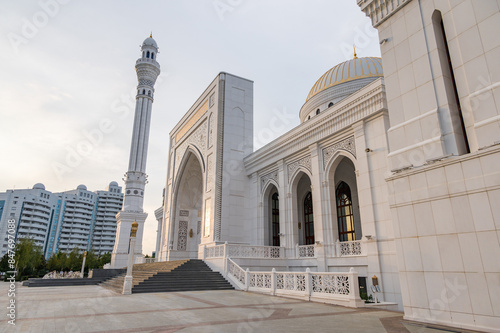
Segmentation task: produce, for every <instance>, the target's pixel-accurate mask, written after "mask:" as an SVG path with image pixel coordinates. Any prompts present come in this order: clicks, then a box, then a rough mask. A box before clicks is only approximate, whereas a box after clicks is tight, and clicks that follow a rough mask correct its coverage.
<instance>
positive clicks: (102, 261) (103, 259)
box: [99, 252, 111, 268]
mask: <svg viewBox="0 0 500 333" xmlns="http://www.w3.org/2000/svg"><path fill="white" fill-rule="evenodd" d="M110 262H111V253H109V252H106V253H104V254H102V255H101V256H100V257H99V268H103V267H104V265H106V264H108V263H110Z"/></svg>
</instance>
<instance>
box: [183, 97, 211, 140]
mask: <svg viewBox="0 0 500 333" xmlns="http://www.w3.org/2000/svg"><path fill="white" fill-rule="evenodd" d="M207 110H208V99H207V100H205V102H204V103H203V104H202V105H201V106H200V108H199V109H198V110H196V112H195V113H194V114H193V115H192V116H191V118H189V120H188V121H187V122H186V123H185V124H184V126H182V127H181V129H179V130H178V131H177V134H176V135H175V142H179V140H180V139H181V138H182V137H183V136H184V134H186V133H187V132H188V131H189V130H190V129H191V127H193V125H194V124H196V122H197V121H198V120H199V119H200V118H201V117H202V116H203V115H204V114H205V112H207Z"/></svg>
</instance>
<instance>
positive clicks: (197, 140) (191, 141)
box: [174, 120, 207, 175]
mask: <svg viewBox="0 0 500 333" xmlns="http://www.w3.org/2000/svg"><path fill="white" fill-rule="evenodd" d="M206 133H207V121H206V120H205V121H203V122H202V123H201V124H200V126H198V128H197V129H196V130H195V131H194V132H193V133H191V135H189V137H187V138H186V140H184V142H183V143H182V144H181V145H180V146H178V147H177V148H176V149H175V171H174V175H176V174H177V172H178V171H179V164H180V162H181V159H182V158H183V157H184V154H185V153H186V149H187V147H188V146H189V145H192V146H195V147H196V148H197V149H198V150H199V151H200V153H201V155H202V156H203V157H204V156H205V153H206V150H207V148H206V142H207V141H206V140H205V139H206V137H205V136H206Z"/></svg>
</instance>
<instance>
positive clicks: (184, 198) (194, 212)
mask: <svg viewBox="0 0 500 333" xmlns="http://www.w3.org/2000/svg"><path fill="white" fill-rule="evenodd" d="M382 75H383V70H382V66H381V61H380V59H379V58H357V57H355V58H354V59H352V60H349V61H346V62H345V63H341V64H339V65H338V66H335V67H333V68H332V69H331V70H330V71H328V72H327V73H325V75H323V76H322V77H320V79H319V80H318V82H317V83H316V84H315V85H314V87H313V88H312V89H311V92H310V94H309V96H308V98H307V101H306V103H305V104H304V106H303V107H302V109H301V110H300V115H299V117H300V119H301V124H300V125H299V126H297V127H296V128H294V129H292V130H291V131H290V132H288V133H286V134H284V135H282V136H281V137H279V138H278V139H276V140H274V141H272V142H270V143H269V144H267V145H266V146H264V147H262V148H261V149H259V150H257V151H253V144H252V143H253V123H252V121H253V82H251V81H248V80H246V79H242V78H239V77H236V76H234V75H231V74H227V73H220V74H219V75H218V76H217V77H216V78H215V80H214V81H213V82H212V83H211V84H210V85H209V86H208V88H207V89H206V90H205V92H204V93H203V94H202V95H201V96H200V97H199V99H198V100H197V101H196V102H195V103H194V105H193V106H192V108H191V109H190V110H189V111H188V112H187V113H186V114H185V116H184V117H183V118H182V119H181V121H180V122H179V123H178V124H177V125H176V126H175V127H174V129H173V130H172V132H171V133H170V149H169V151H170V153H169V157H170V158H169V164H168V176H167V185H166V188H165V195H164V205H163V210H164V214H163V219H159V230H163V232H161V235H160V238H159V239H160V241H159V244H158V249H159V254H158V257H159V260H175V259H183V258H202V257H203V253H202V252H203V249H204V247H205V246H208V247H210V246H213V245H216V244H222V243H225V242H228V243H229V244H248V245H259V246H277V247H279V248H282V251H283V253H284V255H283V256H282V257H281V258H280V259H272V260H266V259H264V258H256V259H252V260H250V259H248V260H243V261H240V263H241V264H242V265H244V266H245V267H250V268H251V269H264V270H271V269H272V268H276V269H286V270H291V271H304V270H305V269H306V268H307V267H309V268H310V269H311V270H312V271H330V272H346V271H349V269H350V268H351V267H355V269H356V270H357V271H358V273H359V275H360V276H361V277H362V278H364V280H365V281H366V283H367V286H368V287H369V286H370V285H371V277H372V276H373V275H376V276H377V277H378V279H379V281H380V284H381V289H382V295H379V297H380V299H382V300H384V301H386V302H391V303H394V304H395V306H396V307H399V309H401V310H402V309H403V306H402V299H401V293H400V286H399V280H398V272H397V258H396V253H395V243H394V235H393V227H392V224H391V216H390V210H389V203H388V191H387V185H386V183H385V181H384V177H385V176H386V173H387V170H388V168H389V167H388V165H387V154H388V147H387V137H386V132H387V130H388V129H389V119H388V113H387V104H386V94H385V85H384V79H383V77H382ZM318 110H319V111H318ZM297 111H298V110H297ZM298 113H299V112H298ZM271 121H272V120H271ZM341 183H343V184H344V185H342V186H344V187H342V188H344V189H345V188H348V190H347V192H346V193H348V196H349V200H350V206H348V207H349V208H345V209H344V213H345V212H347V211H348V213H349V214H347V215H349V216H348V217H346V219H352V227H351V228H348V229H349V230H347V231H350V232H344V233H342V234H341V233H340V232H339V230H340V228H341V227H339V222H338V220H339V216H338V207H337V198H338V195H337V190H338V189H340V188H341ZM346 186H347V187H346ZM339 193H340V192H339ZM273 198H274V201H273ZM307 200H310V201H307ZM306 201H307V204H306ZM311 207H312V208H311ZM351 213H352V216H351ZM273 221H274V222H275V223H274V224H273ZM346 224H347V223H346ZM344 231H346V230H344Z"/></svg>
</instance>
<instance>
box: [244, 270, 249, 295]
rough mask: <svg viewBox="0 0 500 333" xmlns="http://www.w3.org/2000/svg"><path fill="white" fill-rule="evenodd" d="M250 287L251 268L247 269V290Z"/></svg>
mask: <svg viewBox="0 0 500 333" xmlns="http://www.w3.org/2000/svg"><path fill="white" fill-rule="evenodd" d="M249 287H250V270H249V269H248V268H247V270H246V271H245V291H248V288H249Z"/></svg>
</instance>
